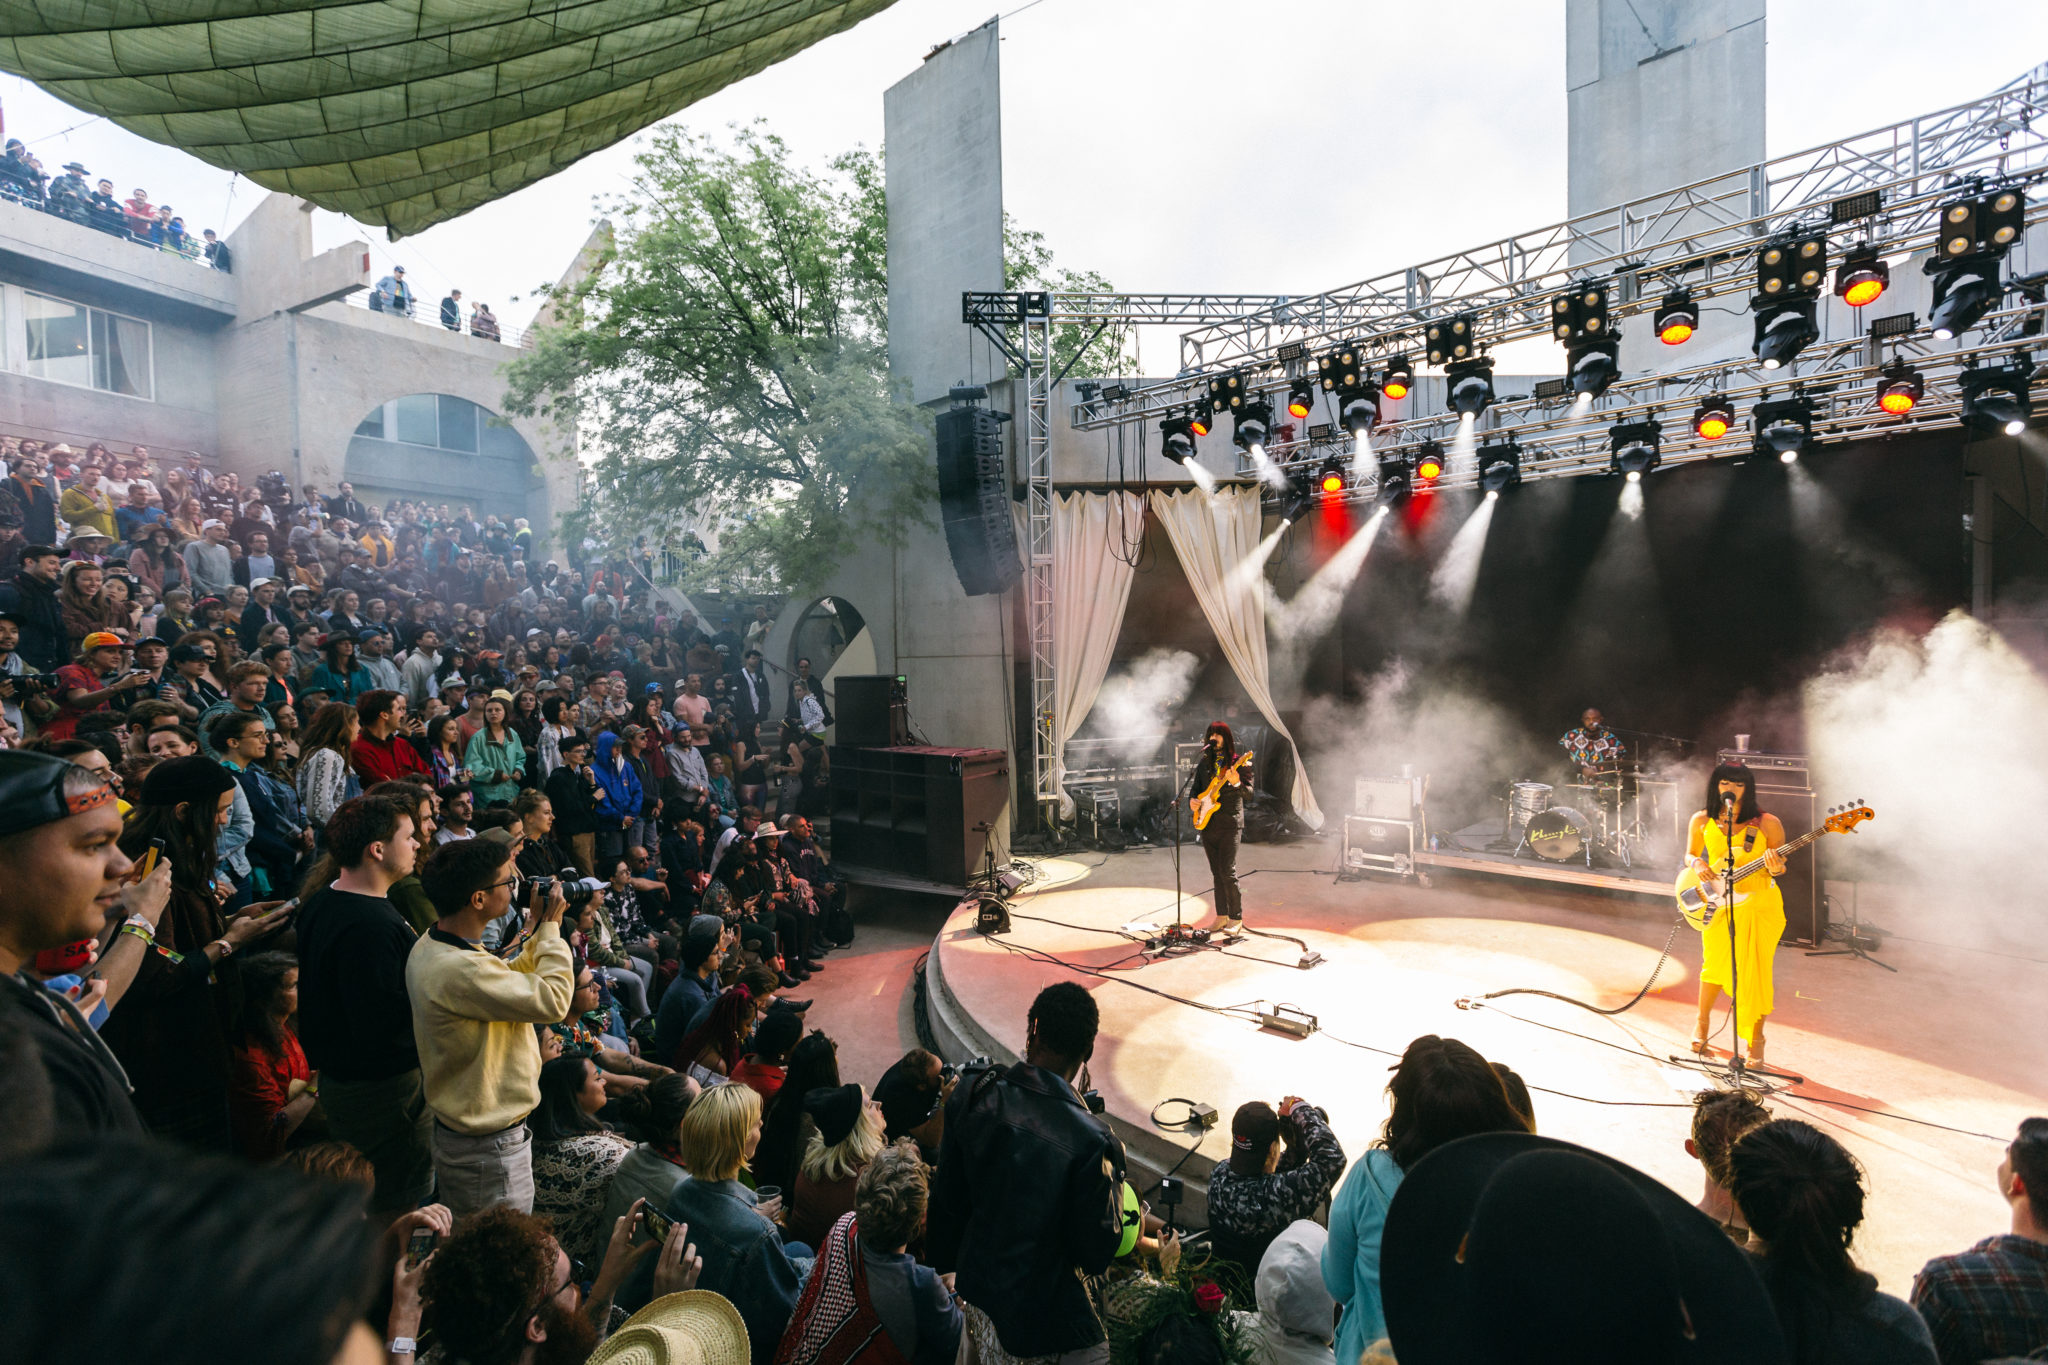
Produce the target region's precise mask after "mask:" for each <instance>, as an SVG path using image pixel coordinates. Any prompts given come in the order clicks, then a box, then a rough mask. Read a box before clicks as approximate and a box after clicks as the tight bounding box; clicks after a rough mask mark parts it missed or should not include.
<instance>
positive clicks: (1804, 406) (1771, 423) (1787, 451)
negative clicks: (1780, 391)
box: [1750, 394, 1813, 464]
mask: <svg viewBox="0 0 2048 1365" xmlns="http://www.w3.org/2000/svg"><path fill="white" fill-rule="evenodd" d="M1750 417H1751V420H1752V421H1753V422H1754V424H1755V426H1756V449H1757V453H1759V454H1775V455H1776V456H1777V457H1778V458H1779V459H1780V460H1782V461H1784V462H1785V463H1786V464H1791V463H1792V461H1794V460H1796V459H1798V458H1799V452H1800V451H1801V450H1803V449H1805V448H1806V446H1807V445H1808V444H1809V443H1811V442H1812V440H1813V404H1811V403H1809V402H1807V401H1806V400H1805V399H1804V398H1801V397H1799V396H1798V395H1797V394H1795V395H1793V396H1792V397H1790V398H1779V399H1774V400H1772V401H1771V402H1767V403H1758V404H1757V405H1756V411H1755V412H1753V413H1752V414H1750Z"/></svg>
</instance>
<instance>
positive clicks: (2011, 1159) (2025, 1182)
mask: <svg viewBox="0 0 2048 1365" xmlns="http://www.w3.org/2000/svg"><path fill="white" fill-rule="evenodd" d="M1996 1178H1997V1181H1998V1192H1999V1193H2000V1194H2001V1195H2003V1196H2004V1197H2005V1202H2006V1203H2007V1204H2008V1205H2010V1206H2011V1207H2012V1231H2010V1232H2007V1233H2003V1234H2000V1235H1998V1236H1994V1237H1987V1238H1985V1239H1984V1240H1983V1241H1981V1242H1979V1243H1977V1245H1975V1246H1973V1247H1971V1248H1970V1249H1969V1250H1968V1251H1964V1252H1958V1253H1957V1254H1955V1255H1953V1256H1937V1257H1935V1258H1934V1259H1933V1260H1931V1261H1929V1262H1928V1263H1927V1264H1926V1265H1925V1266H1923V1267H1921V1270H1920V1274H1919V1275H1918V1276H1916V1277H1915V1278H1914V1280H1913V1307H1915V1308H1916V1309H1918V1310H1919V1312H1920V1316H1921V1317H1922V1318H1923V1319H1924V1320H1925V1321H1926V1323H1927V1330H1928V1332H1929V1333H1930V1334H1931V1335H1932V1336H1933V1338H1934V1350H1935V1354H1936V1355H1938V1356H1940V1357H1941V1365H1965V1363H1966V1362H1967V1363H1968V1365H1975V1362H1977V1361H1981V1360H1997V1359H2000V1358H2004V1357H2015V1356H2029V1355H2031V1356H2034V1357H2035V1358H2037V1359H2038V1358H2041V1357H2043V1356H2044V1354H2048V1213H2044V1210H2043V1208H2042V1207H2040V1206H2037V1205H2036V1204H2035V1202H2034V1194H2035V1192H2036V1191H2048V1118H2030V1119H2026V1120H2024V1121H2022V1122H2021V1124H2020V1130H2019V1133H2018V1135H2017V1136H2015V1137H2014V1138H2013V1140H2012V1142H2011V1143H2010V1144H2009V1145H2008V1146H2007V1147H2006V1149H2005V1158H2004V1160H2002V1161H2000V1162H1999V1163H1998V1170H1997V1172H1996Z"/></svg>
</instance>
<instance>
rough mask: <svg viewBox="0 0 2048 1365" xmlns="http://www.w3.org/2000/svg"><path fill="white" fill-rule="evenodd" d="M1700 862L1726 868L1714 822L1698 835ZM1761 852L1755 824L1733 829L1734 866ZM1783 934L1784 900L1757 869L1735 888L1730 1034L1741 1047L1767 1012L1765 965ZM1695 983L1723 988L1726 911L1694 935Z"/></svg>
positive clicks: (1769, 996) (1759, 830)
mask: <svg viewBox="0 0 2048 1365" xmlns="http://www.w3.org/2000/svg"><path fill="white" fill-rule="evenodd" d="M1700 839H1701V842H1702V843H1703V844H1704V845H1705V857H1706V860H1707V862H1708V863H1709V864H1710V865H1712V867H1713V868H1714V869H1715V871H1716V872H1718V871H1719V870H1720V869H1721V868H1723V867H1725V866H1726V865H1727V858H1728V838H1727V836H1726V835H1724V834H1723V833H1722V832H1721V823H1720V821H1718V820H1709V821H1707V822H1706V825H1705V827H1704V828H1702V829H1701V831H1700ZM1763 853H1764V832H1763V829H1762V827H1761V826H1759V825H1743V826H1739V827H1738V829H1737V832H1736V836H1735V865H1736V866H1737V867H1740V866H1742V864H1744V863H1746V862H1748V861H1749V860H1750V859H1752V858H1760V857H1762V856H1763ZM1784 933H1785V897H1784V894H1783V893H1782V892H1780V891H1779V890H1778V883H1777V882H1776V881H1775V880H1774V879H1773V878H1772V877H1771V875H1770V874H1769V873H1767V872H1765V871H1764V870H1763V869H1762V868H1758V869H1757V870H1756V871H1755V872H1754V873H1752V874H1751V875H1749V876H1747V877H1745V878H1743V879H1742V880H1741V881H1739V882H1737V883H1736V884H1735V945H1734V955H1735V977H1734V981H1735V1009H1736V1014H1735V1032H1736V1035H1737V1036H1738V1037H1740V1038H1741V1039H1742V1041H1743V1042H1745V1043H1749V1042H1753V1041H1755V1038H1756V1026H1757V1022H1758V1021H1759V1020H1761V1019H1762V1018H1763V1017H1764V1016H1765V1015H1767V1014H1769V1013H1770V1012H1771V1007H1772V1002H1773V995H1772V985H1771V960H1772V958H1773V957H1774V956H1776V954H1777V951H1778V940H1779V939H1780V938H1781V937H1783V936H1784ZM1700 953H1701V956H1702V958H1703V959H1704V961H1703V962H1702V964H1701V966H1700V981H1701V982H1702V983H1703V984H1706V985H1710V986H1719V987H1720V988H1721V989H1723V990H1727V989H1728V982H1729V974H1728V965H1729V963H1728V958H1729V944H1728V910H1727V908H1726V907H1725V906H1724V907H1722V909H1721V912H1720V913H1719V914H1717V915H1715V916H1714V920H1713V923H1711V924H1709V925H1708V926H1707V927H1706V928H1705V929H1704V930H1702V931H1701V933H1700Z"/></svg>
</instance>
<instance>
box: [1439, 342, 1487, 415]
mask: <svg viewBox="0 0 2048 1365" xmlns="http://www.w3.org/2000/svg"><path fill="white" fill-rule="evenodd" d="M1444 385H1445V392H1446V394H1447V396H1448V398H1449V400H1450V405H1451V409H1452V411H1454V412H1462V413H1464V414H1465V415H1466V416H1467V417H1477V416H1478V415H1479V414H1480V413H1482V412H1485V411H1486V409H1487V405H1488V404H1490V403H1492V402H1493V361H1492V360H1490V359H1488V358H1487V357H1485V356H1477V357H1474V358H1473V359H1470V360H1459V361H1455V362H1453V363H1452V364H1450V365H1449V366H1447V367H1446V368H1445V370H1444Z"/></svg>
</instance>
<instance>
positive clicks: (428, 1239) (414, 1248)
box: [405, 1228, 441, 1265]
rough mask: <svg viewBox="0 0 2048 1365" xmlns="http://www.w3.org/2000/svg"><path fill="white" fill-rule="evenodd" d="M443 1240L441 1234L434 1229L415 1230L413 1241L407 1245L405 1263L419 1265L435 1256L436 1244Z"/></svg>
mask: <svg viewBox="0 0 2048 1365" xmlns="http://www.w3.org/2000/svg"><path fill="white" fill-rule="evenodd" d="M440 1240H441V1234H440V1233H438V1232H436V1231H434V1230H433V1229H432V1228H414V1229H413V1232H412V1239H411V1240H410V1241H408V1242H407V1243H406V1244H405V1263H406V1264H407V1265H418V1264H419V1263H420V1262H421V1261H424V1260H426V1259H427V1257H429V1256H431V1255H433V1254H434V1244H435V1243H436V1242H439V1241H440Z"/></svg>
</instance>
